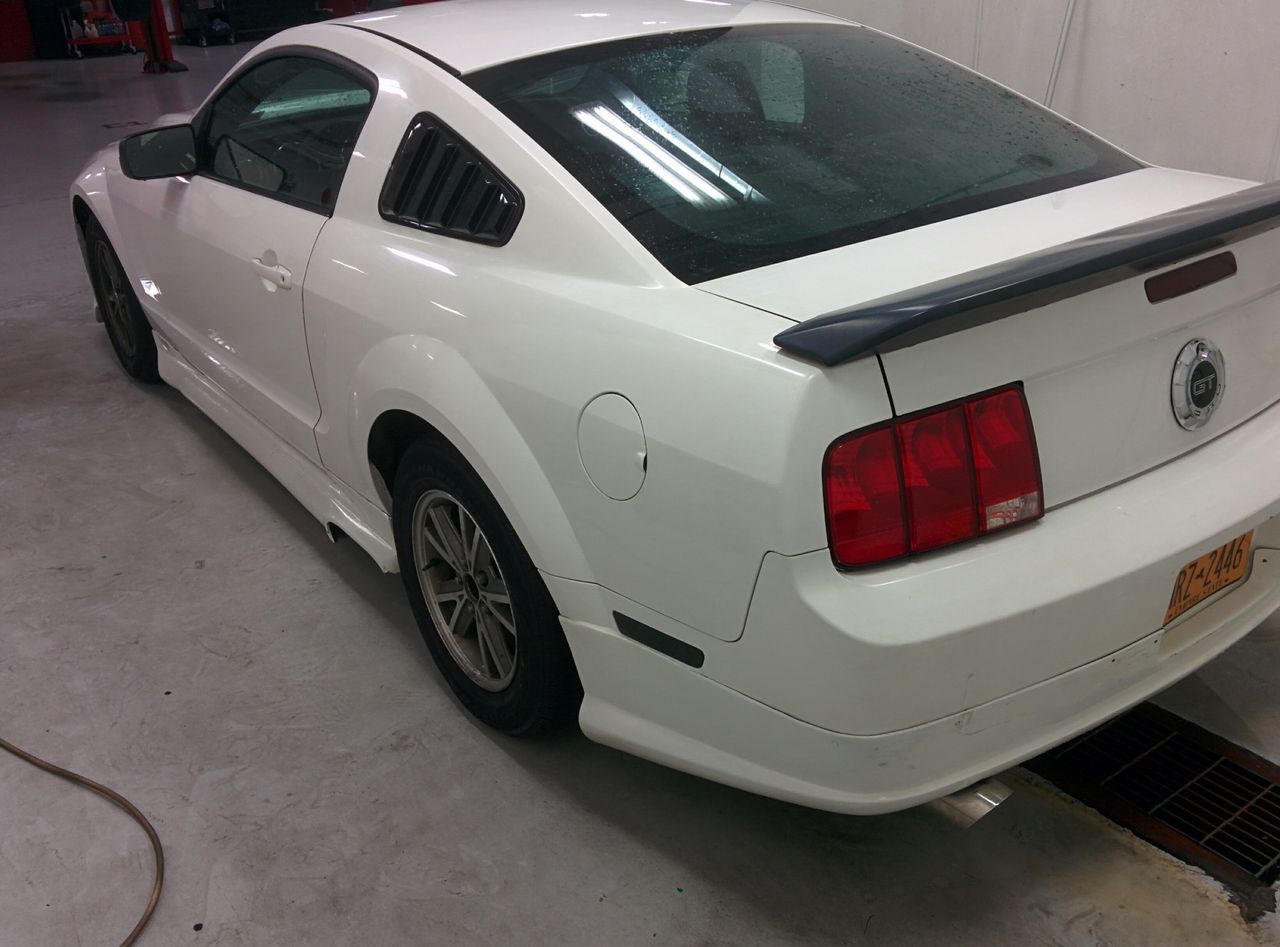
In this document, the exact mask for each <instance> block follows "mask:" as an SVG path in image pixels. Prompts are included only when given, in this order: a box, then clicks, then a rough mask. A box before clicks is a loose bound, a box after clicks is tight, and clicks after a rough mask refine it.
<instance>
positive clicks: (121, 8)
mask: <svg viewBox="0 0 1280 947" xmlns="http://www.w3.org/2000/svg"><path fill="white" fill-rule="evenodd" d="M113 6H114V7H115V11H116V16H118V17H120V19H122V20H133V21H135V22H140V23H141V24H142V32H143V40H144V42H143V46H144V49H145V52H146V62H144V63H143V64H142V71H143V72H149V73H153V74H155V73H161V72H186V71H187V67H186V66H185V65H183V64H182V63H180V62H178V61H177V60H176V59H174V58H173V43H171V42H170V41H169V25H168V20H167V19H166V17H165V13H164V0H115V2H114V4H113Z"/></svg>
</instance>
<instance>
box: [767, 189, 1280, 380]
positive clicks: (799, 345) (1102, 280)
mask: <svg viewBox="0 0 1280 947" xmlns="http://www.w3.org/2000/svg"><path fill="white" fill-rule="evenodd" d="M1276 227H1280V181H1275V182H1272V183H1270V184H1261V185H1258V186H1257V187H1251V188H1246V189H1245V190H1243V191H1236V192H1235V193H1233V194H1227V195H1225V196H1223V197H1218V198H1214V199H1213V200H1211V201H1205V202H1204V203H1201V204H1193V205H1191V206H1190V207H1183V208H1181V209H1180V210H1175V211H1170V212H1169V213H1167V214H1161V215H1159V216H1158V217H1151V218H1149V219H1147V220H1143V221H1139V222H1138V223H1135V224H1127V225H1125V226H1124V227H1118V228H1116V229H1115V230H1107V231H1104V232H1103V233H1099V234H1094V235H1093V236H1091V237H1084V238H1082V239H1080V240H1074V241H1072V242H1071V243H1064V244H1061V245H1059V246H1056V247H1050V248H1049V249H1047V250H1042V251H1040V252H1038V253H1031V254H1028V255H1027V256H1020V257H1016V258H1015V259H1012V260H1007V261H1005V262H1003V263H996V264H993V265H992V266H986V267H983V268H982V269H979V270H972V271H970V272H968V273H962V274H960V275H959V276H954V277H950V278H948V279H945V280H939V281H938V282H936V283H929V284H927V285H925V286H920V287H918V288H916V289H911V290H908V291H906V292H902V293H896V294H894V295H892V296H884V297H881V298H880V299H876V300H873V301H871V302H868V303H863V304H861V305H858V306H854V307H852V308H850V309H842V310H840V311H839V312H833V313H828V314H827V315H825V316H816V317H814V318H813V319H807V320H805V321H804V322H801V323H799V324H798V325H794V326H792V327H791V328H789V329H785V330H783V331H782V332H780V333H778V334H777V335H776V336H774V339H773V341H774V343H775V344H776V345H777V346H778V347H779V348H780V349H782V350H783V351H784V352H789V353H791V354H792V355H798V356H800V357H802V358H807V359H811V360H813V361H815V362H820V363H821V364H823V365H839V364H841V363H842V362H848V361H851V360H853V359H855V358H858V357H859V356H863V355H869V354H871V353H873V352H890V351H893V350H895V349H901V348H906V347H908V346H911V345H917V344H918V343H920V342H924V341H927V340H928V339H936V338H938V337H940V336H944V335H950V334H951V333H953V332H960V331H963V330H964V329H969V328H972V327H974V326H979V325H983V324H985V323H988V322H995V321H996V320H998V319H1003V318H1005V317H1006V316H1010V315H1014V314H1015V313H1019V312H1026V311H1027V310H1029V309H1036V308H1038V307H1040V306H1044V305H1047V304H1049V303H1052V302H1057V301H1059V300H1062V299H1067V298H1069V297H1071V296H1078V295H1080V294H1081V293H1087V292H1089V291H1090V290H1094V289H1098V288H1099V287H1102V286H1107V285H1109V284H1111V283H1117V282H1119V281H1121V280H1124V279H1129V278H1131V277H1133V276H1136V275H1138V274H1140V273H1144V272H1148V271H1150V270H1153V269H1157V268H1159V267H1162V266H1168V265H1169V264H1171V263H1176V262H1178V261H1179V260H1183V259H1187V258H1189V257H1192V256H1196V255H1199V254H1201V253H1203V252H1205V251H1208V250H1212V249H1215V248H1217V247H1222V246H1225V245H1227V244H1229V243H1234V242H1236V241H1239V240H1243V239H1245V238H1246V237H1249V236H1252V235H1253V234H1256V233H1261V232H1263V231H1265V230H1271V229H1273V228H1276Z"/></svg>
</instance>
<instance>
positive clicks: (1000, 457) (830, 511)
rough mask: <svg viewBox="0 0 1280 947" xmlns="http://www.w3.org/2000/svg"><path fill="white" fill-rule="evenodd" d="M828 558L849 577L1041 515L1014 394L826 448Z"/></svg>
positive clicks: (1027, 421) (1027, 418)
mask: <svg viewBox="0 0 1280 947" xmlns="http://www.w3.org/2000/svg"><path fill="white" fill-rule="evenodd" d="M822 483H823V496H824V501H825V503H826V512H827V533H828V536H829V538H830V541H831V555H832V558H833V559H834V560H835V563H836V565H837V566H840V567H841V568H846V569H851V568H857V567H859V566H867V565H872V564H875V563H880V562H887V561H889V560H892V559H900V558H902V557H904V556H909V555H912V554H913V553H919V552H925V551H927V550H930V549H937V548H940V547H942V546H949V545H951V544H953V543H958V542H962V541H964V540H966V539H972V538H973V537H975V536H982V535H986V534H988V533H994V532H997V531H999V530H1002V529H1007V528H1008V527H1010V526H1015V525H1017V524H1020V523H1026V522H1029V521H1031V520H1034V519H1037V518H1039V517H1040V516H1042V515H1043V514H1044V486H1043V484H1042V482H1041V479H1040V459H1039V456H1038V454H1037V452H1036V438H1035V431H1034V430H1033V429H1032V426H1031V413H1030V411H1028V410H1027V400H1026V397H1025V396H1024V395H1023V393H1022V386H1021V385H1009V386H1007V387H1005V388H998V389H996V390H995V391H988V392H985V393H983V394H980V395H975V396H973V397H972V398H967V399H965V400H963V401H958V402H954V403H952V404H948V405H943V406H941V407H937V408H930V409H928V410H926V411H921V412H918V413H916V414H911V415H907V416H905V417H901V418H895V419H894V420H893V421H890V422H887V423H885V424H878V425H876V426H875V427H871V428H866V429H864V430H861V431H855V432H854V433H852V434H846V435H845V436H844V437H842V438H840V439H839V440H837V441H836V442H835V443H834V444H832V445H831V446H830V447H829V448H828V449H827V454H826V457H825V458H824V459H823V464H822Z"/></svg>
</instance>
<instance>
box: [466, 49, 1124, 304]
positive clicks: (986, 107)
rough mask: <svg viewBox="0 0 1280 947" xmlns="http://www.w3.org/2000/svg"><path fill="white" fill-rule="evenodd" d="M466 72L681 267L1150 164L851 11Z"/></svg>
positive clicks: (860, 236)
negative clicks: (844, 20)
mask: <svg viewBox="0 0 1280 947" xmlns="http://www.w3.org/2000/svg"><path fill="white" fill-rule="evenodd" d="M466 81H467V82H469V83H470V84H471V85H472V87H473V88H475V89H476V90H477V91H478V92H479V93H480V94H481V95H483V96H485V97H486V98H487V99H488V100H489V101H490V102H492V103H493V104H494V105H495V106H497V108H499V109H500V110H501V111H502V112H503V113H505V114H506V115H507V116H509V117H510V118H511V119H512V120H513V121H515V122H516V123H517V124H518V125H520V126H521V127H522V128H523V129H524V130H525V131H527V132H528V133H529V134H530V135H531V136H532V137H533V138H534V139H535V140H536V141H537V142H538V143H539V144H541V145H542V147H543V148H545V149H546V150H547V151H548V152H549V153H550V154H551V155H552V156H553V157H554V158H555V159H556V160H557V161H559V162H560V164H561V165H563V166H564V167H565V169H566V170H568V172H569V173H570V174H572V175H573V176H574V177H575V178H577V179H578V180H579V181H581V182H582V184H583V185H585V186H586V187H587V189H588V190H590V191H591V193H592V194H594V195H595V197H596V198H597V199H598V200H599V201H600V202H601V203H602V204H603V205H604V206H605V207H606V208H607V209H608V210H609V212H610V213H612V214H613V215H614V216H615V217H617V218H618V220H619V221H621V222H622V224H623V225H624V226H625V227H626V228H627V229H628V230H629V231H631V233H632V234H634V235H635V237H636V238H637V239H638V240H639V241H640V242H641V243H642V244H644V246H645V247H646V248H648V250H649V251H650V252H651V253H652V254H653V255H654V256H655V257H657V259H658V260H659V261H660V262H661V263H662V264H663V265H664V266H665V267H666V268H667V269H669V270H670V271H671V272H672V273H674V274H675V275H676V276H677V277H679V278H680V279H682V280H684V281H686V282H700V281H702V280H708V279H714V278H715V277H718V276H724V275H727V274H730V273H736V272H739V271H741V270H746V269H751V268H753V267H758V266H764V265H766V264H769V263H776V262H779V261H782V260H788V259H791V258H793V257H797V256H803V255H805V254H809V253H816V252H818V251H820V250H828V249H831V248H832V247H838V246H843V245H845V244H849V243H855V242H857V241H859V240H867V239H870V238H872V237H878V236H882V235H884V234H888V233H894V232H896V231H900V230H908V229H910V228H912V227H918V226H920V225H922V224H927V223H932V222H934V221H938V220H945V219H947V218H949V217H958V216H960V215H962V214H968V213H972V212H974V211H976V210H982V209H984V208H988V207H995V206H997V205H1000V204H1007V203H1011V202H1013V201H1017V200H1022V199H1024V198H1027V197H1033V196H1035V195H1038V194H1045V193H1048V192H1050V191H1056V190H1060V189H1062V188H1067V187H1073V186H1075V185H1078V184H1084V183H1087V182H1089V181H1096V180H1099V179H1101V178H1105V177H1110V176H1112V175H1116V174H1121V173H1123V172H1126V171H1132V170H1134V169H1136V168H1137V167H1139V165H1138V164H1137V163H1136V162H1134V161H1133V160H1132V159H1131V158H1128V157H1126V156H1125V155H1123V154H1121V153H1120V152H1118V151H1116V150H1115V149H1114V148H1111V147H1110V146H1108V145H1107V144H1105V143H1104V142H1102V141H1099V140H1098V139H1096V138H1094V137H1093V136H1091V135H1089V134H1088V133H1087V132H1085V131H1084V130H1082V129H1080V128H1078V127H1076V126H1075V125H1072V124H1070V123H1068V122H1065V121H1063V120H1062V119H1061V118H1058V117H1057V116H1055V115H1052V114H1050V113H1049V112H1047V111H1045V110H1044V109H1042V108H1040V107H1039V106H1037V105H1035V104H1033V103H1031V102H1028V101H1027V100H1025V99H1022V98H1020V97H1019V96H1017V95H1015V94H1013V93H1012V92H1009V91H1008V90H1006V89H1003V88H1001V87H1000V86H998V85H996V84H994V83H992V82H988V81H986V80H984V79H982V78H980V77H979V76H976V75H974V74H973V73H970V72H968V71H966V70H964V69H962V68H960V67H959V66H955V65H952V64H951V63H948V62H946V61H944V60H942V59H939V58H938V57H936V56H933V55H931V54H929V53H926V52H924V51H922V50H919V49H916V48H914V47H911V46H908V45H906V44H904V43H902V42H900V41H898V40H895V39H892V38H891V37H888V36H885V35H883V34H880V33H876V32H874V31H872V30H868V29H863V28H861V27H857V26H852V25H841V24H826V25H799V24H795V25H769V26H743V27H732V28H728V29H716V30H701V31H697V32H690V33H672V34H665V35H661V36H651V37H642V38H639V39H632V40H623V41H620V42H613V43H604V44H600V45H595V46H586V47H580V48H576V49H570V50H565V51H563V52H557V53H549V54H547V55H543V56H537V57H534V58H531V59H523V60H519V61H517V62H514V63H508V64H505V65H502V66H495V67H493V68H490V69H486V70H482V71H480V72H477V73H475V74H473V75H471V76H468V77H467V80H466Z"/></svg>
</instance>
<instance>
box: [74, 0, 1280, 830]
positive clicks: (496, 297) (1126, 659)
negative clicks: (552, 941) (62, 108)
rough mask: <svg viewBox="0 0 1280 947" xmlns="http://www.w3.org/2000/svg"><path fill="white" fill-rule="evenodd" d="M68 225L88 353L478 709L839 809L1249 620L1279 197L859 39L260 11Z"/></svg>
mask: <svg viewBox="0 0 1280 947" xmlns="http://www.w3.org/2000/svg"><path fill="white" fill-rule="evenodd" d="M71 206H72V211H73V214H74V217H75V223H76V227H77V231H78V233H79V236H80V238H81V241H82V245H83V248H84V256H85V260H86V263H87V265H88V269H89V273H90V275H91V278H92V283H93V288H94V291H95V294H96V298H97V305H98V309H99V313H100V316H101V318H102V319H103V321H104V322H105V324H106V329H107V332H108V334H109V336H110V339H111V343H112V345H113V347H114V348H115V351H116V353H117V354H118V355H119V358H120V361H121V362H122V363H123V364H124V367H125V369H126V370H127V371H128V373H129V374H131V375H132V376H134V377H135V378H138V379H142V380H145V381H159V380H161V379H163V380H164V381H165V382H168V383H169V384H170V385H172V386H174V387H175V388H177V389H178V390H180V391H181V392H182V393H183V394H184V395H186V397H188V398H190V399H191V400H192V401H193V402H194V403H195V404H196V405H198V406H199V407H200V408H201V409H202V410H203V411H205V412H206V413H208V414H209V416H210V417H212V418H213V419H214V420H215V421H216V422H217V423H218V424H219V425H221V426H222V427H223V428H224V429H225V430H226V431H227V432H228V433H229V434H230V435H231V436H232V437H233V438H235V439H236V440H237V441H238V442H239V443H240V444H242V445H243V446H244V447H245V449H247V450H248V451H249V452H250V453H252V454H253V456H255V457H256V458H257V459H258V460H259V461H260V462H261V463H262V464H263V465H264V466H266V467H267V469H269V470H270V471H271V472H272V473H273V474H274V475H275V476H276V477H278V478H279V479H280V480H281V481H282V482H283V483H284V484H285V485H286V486H287V487H288V488H289V490H290V491H292V492H293V494H294V495H295V496H296V497H297V498H298V499H299V500H300V501H301V502H302V503H303V504H304V505H305V506H306V507H307V509H309V510H310V511H311V512H312V513H313V514H314V515H315V516H316V517H317V518H318V519H319V520H320V521H321V522H322V523H324V524H325V525H326V527H327V528H328V529H329V531H330V533H331V535H333V536H335V537H336V536H337V535H339V534H342V535H345V536H347V537H350V539H352V540H354V541H355V542H356V543H358V544H359V545H360V546H361V547H363V548H364V549H365V550H367V551H368V553H369V554H370V555H371V556H372V557H373V558H374V559H375V560H376V561H377V563H378V565H380V566H381V567H382V568H383V569H385V570H389V571H395V570H398V571H399V572H400V573H401V574H402V575H403V577H404V585H405V589H406V591H407V593H408V595H409V599H410V601H411V603H412V605H413V610H414V613H415V615H416V618H417V621H418V623H419V625H420V626H421V628H422V631H423V635H424V637H425V639H426V642H427V645H428V646H429V647H430V649H431V652H432V654H433V655H434V657H435V660H436V661H437V662H438V663H439V666H440V669H441V671H442V672H443V674H444V677H445V678H446V679H447V680H448V682H449V684H450V685H451V687H452V688H453V690H454V691H455V692H456V694H457V697H458V699H459V700H460V701H461V703H462V704H463V705H465V706H466V708H467V709H468V710H470V711H471V712H472V713H473V714H475V715H476V716H477V717H478V718H480V719H481V720H483V721H484V722H486V723H488V724H490V725H492V726H494V727H497V728H499V729H501V730H503V731H506V732H509V733H517V734H523V733H532V732H535V731H538V730H540V729H543V728H545V727H547V726H549V725H552V724H555V723H558V722H562V721H565V720H567V719H569V718H571V717H573V716H574V715H576V716H577V718H578V720H579V721H580V723H581V726H582V729H583V730H584V731H585V732H586V734H587V735H588V736H590V737H592V738H593V739H596V740H599V741H601V742H603V743H607V744H610V745H612V746H616V747H620V748H622V749H625V750H628V751H630V752H632V753H636V754H639V755H641V756H644V757H648V758H650V759H653V760H658V761H660V762H662V763H665V764H668V765H670V766H674V767H678V768H680V769H684V770H687V771H689V772H692V773H697V774H700V775H703V776H706V777H709V778H711V779H716V780H720V781H722V782H725V783H729V784H731V785H734V786H739V787H743V788H745V789H749V790H752V791H755V792H758V793H764V794H766V795H770V796H775V797H777V798H781V799H787V800H792V801H795V802H799V803H803V804H806V805H810V806H816V807H821V808H824V809H830V810H834V811H841V812H857V813H871V812H882V811H888V810H892V809H898V808H903V807H906V806H910V805H914V804H916V803H920V802H922V801H925V800H929V799H931V798H934V797H938V796H941V795H943V794H945V793H948V792H951V791H953V790H956V789H958V788H961V787H963V786H966V785H968V784H970V783H972V782H974V781H975V780H978V779H980V778H982V777H984V776H986V775H988V774H990V773H993V772H995V771H997V770H1000V769H1002V768H1005V767H1008V766H1010V765H1012V764H1014V763H1017V762H1019V761H1021V760H1023V759H1026V758H1027V757H1029V756H1031V755H1033V754H1035V753H1037V752H1039V751H1041V750H1043V749H1045V748H1046V747H1049V746H1051V745H1053V744H1056V743H1059V742H1061V741H1063V740H1065V739H1067V738H1068V737H1070V736H1072V735H1073V734H1076V733H1078V732H1080V731H1082V730H1084V729H1085V728H1088V727H1090V726H1093V725H1095V724H1097V723H1098V722H1100V721H1102V720H1104V719H1106V718H1107V717H1109V716H1111V715H1114V714H1116V713H1117V712H1119V711H1120V710H1122V709H1124V708H1126V707H1128V706H1130V705H1132V704H1134V703H1135V702H1137V701H1140V700H1142V699H1143V698H1145V697H1147V696H1148V695H1150V694H1152V693H1154V692H1155V691H1158V690H1160V689H1161V688H1163V687H1165V686H1167V685H1168V684H1170V683H1171V682H1173V681H1175V680H1177V679H1178V678H1180V677H1182V676H1183V675H1185V674H1187V673H1189V672H1190V671H1192V670H1194V669H1195V668H1197V667H1199V666H1200V665H1202V664H1204V663H1205V662H1206V661H1208V660H1209V659H1210V658H1212V657H1213V656H1214V655H1216V654H1218V653H1219V652H1221V651H1222V650H1223V649H1224V648H1226V647H1228V646H1229V645H1230V644H1231V643H1232V642H1234V641H1236V640H1238V639H1239V638H1240V637H1241V636H1243V635H1244V634H1246V633H1247V632H1248V631H1249V630H1250V629H1252V628H1254V627H1255V626H1257V625H1258V624H1259V623H1260V622H1261V621H1263V619H1265V618H1266V617H1267V616H1268V615H1269V614H1270V613H1271V612H1272V611H1274V610H1275V609H1276V608H1277V606H1280V520H1278V519H1277V516H1278V515H1280V477H1277V475H1276V465H1277V459H1280V405H1277V401H1280V295H1278V294H1277V288H1278V287H1280V186H1254V185H1252V184H1250V183H1249V182H1246V181H1238V180H1230V179H1226V178H1221V177H1213V176H1208V175H1204V174H1192V173H1186V172H1181V171H1173V170H1168V169H1163V168H1156V167H1151V166H1148V165H1145V164H1143V163H1142V162H1140V161H1138V160H1136V159H1134V158H1132V157H1130V156H1128V155H1126V154H1124V153H1123V152H1121V151H1119V150H1117V149H1116V148H1115V147H1113V146H1111V145H1108V144H1107V143H1105V142H1103V141H1101V140H1099V139H1097V138H1095V137H1093V136H1092V135H1090V134H1089V133H1087V132H1085V131H1083V130H1082V129H1080V128H1078V127H1076V126H1074V125H1072V124H1070V123H1069V122H1067V121H1065V120H1064V119H1062V118H1061V117H1059V116H1057V115H1055V114H1054V113H1052V112H1049V111H1046V110H1045V109H1043V108H1041V107H1039V106H1038V105H1036V104H1034V103H1032V102H1030V101H1028V100H1026V99H1024V98H1022V97H1020V96H1018V95H1016V94H1014V93H1013V92H1011V91H1009V90H1008V89H1005V88H1003V87H1001V86H998V85H996V84H994V83H992V82H990V81H988V80H986V79H984V78H982V77H980V76H978V75H976V74H974V73H972V72H970V71H968V70H967V69H964V68H962V67H960V66H957V65H955V64H954V63H951V62H948V61H946V60H943V59H940V58H938V57H936V56H934V55H932V54H930V53H927V52H925V51H924V50H921V49H919V48H917V47H914V46H910V45H908V44H905V43H903V42H900V41H898V40H896V39H893V38H891V37H889V36H886V35H884V34H882V33H878V32H876V31H874V30H871V29H866V28H863V27H860V26H857V25H854V24H851V23H847V22H845V21H842V20H839V19H836V18H833V17H829V16H824V15H819V14H816V13H806V12H804V11H802V10H798V9H795V8H793V7H789V6H784V5H777V4H771V3H760V2H746V3H739V2H730V0H724V2H720V0H717V2H715V3H707V2H703V3H693V2H686V0H633V2H626V0H592V2H591V3H590V4H583V3H580V2H565V0H540V2H538V3H526V2H522V0H451V2H446V3H438V4H432V5H428V6H419V7H413V8H409V9H405V10H402V11H391V12H383V13H377V14H369V15H364V16H358V17H354V18H349V19H345V20H334V21H329V22H327V23H323V24H316V25H311V26H305V27H301V28H298V29H294V30H289V31H287V32H285V33H281V34H279V35H278V36H276V37H275V38H274V39H272V40H270V41H268V42H266V43H264V44H262V45H261V46H258V47H257V48H255V49H254V50H253V51H252V52H251V53H250V54H249V55H248V56H247V57H245V59H244V60H243V61H242V62H241V63H240V64H239V65H238V66H236V68H235V69H234V70H233V71H232V72H231V74H230V75H228V76H227V77H226V78H225V79H224V80H223V81H222V82H221V83H220V84H219V85H218V87H217V88H216V89H215V90H214V92H213V93H212V94H211V95H210V96H209V98H208V100H207V101H206V102H205V103H204V104H203V106H201V108H200V109H199V110H198V111H197V112H196V113H195V114H194V115H191V116H176V117H175V116H168V117H167V118H166V119H165V120H162V121H161V122H160V123H159V125H158V126H157V127H155V128H154V129H151V130H148V131H145V132H142V133H140V134H137V135H134V136H132V137H130V138H126V139H125V140H124V141H123V142H120V143H119V144H118V145H117V146H113V147H111V148H109V149H107V150H106V151H103V152H102V153H101V154H98V155H96V156H95V157H94V158H93V159H92V161H90V163H89V165H88V167H87V168H86V169H85V170H84V172H83V173H82V174H81V175H80V176H79V178H78V179H77V180H76V182H75V184H74V186H73V188H72V193H71Z"/></svg>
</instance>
